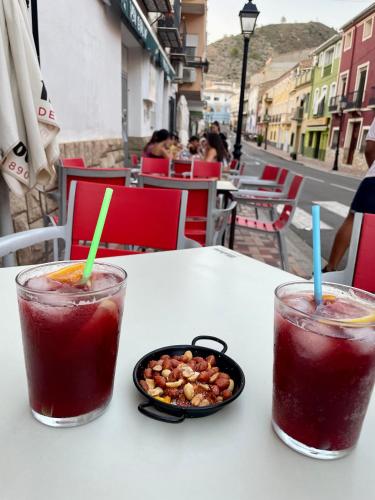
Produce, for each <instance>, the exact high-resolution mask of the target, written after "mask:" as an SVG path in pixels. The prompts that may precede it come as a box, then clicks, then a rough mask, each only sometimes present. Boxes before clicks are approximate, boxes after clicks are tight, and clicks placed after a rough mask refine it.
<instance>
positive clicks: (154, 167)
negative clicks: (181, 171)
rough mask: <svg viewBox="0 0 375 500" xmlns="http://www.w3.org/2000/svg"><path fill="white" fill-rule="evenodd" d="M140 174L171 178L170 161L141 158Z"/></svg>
mask: <svg viewBox="0 0 375 500" xmlns="http://www.w3.org/2000/svg"><path fill="white" fill-rule="evenodd" d="M141 174H144V175H161V176H164V177H170V176H171V160H169V159H168V158H142V159H141Z"/></svg>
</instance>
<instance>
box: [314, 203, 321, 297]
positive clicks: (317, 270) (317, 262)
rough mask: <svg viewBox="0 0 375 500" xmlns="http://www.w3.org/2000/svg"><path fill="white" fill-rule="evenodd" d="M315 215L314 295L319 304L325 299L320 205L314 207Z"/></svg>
mask: <svg viewBox="0 0 375 500" xmlns="http://www.w3.org/2000/svg"><path fill="white" fill-rule="evenodd" d="M312 217H313V256H314V259H313V262H314V297H315V302H316V304H317V305H319V304H320V303H321V302H322V300H323V293H322V254H321V243H320V206H319V205H314V206H313V207H312Z"/></svg>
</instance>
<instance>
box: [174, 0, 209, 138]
mask: <svg viewBox="0 0 375 500" xmlns="http://www.w3.org/2000/svg"><path fill="white" fill-rule="evenodd" d="M180 33H181V38H182V42H183V53H184V56H183V59H182V60H181V61H180V62H179V63H178V64H179V68H180V69H179V71H177V73H178V82H179V85H178V97H177V98H179V96H181V95H184V96H185V97H186V99H187V102H188V107H189V111H190V133H191V134H196V133H197V131H198V128H199V122H200V121H201V120H202V119H203V113H204V107H205V101H204V99H203V89H204V81H205V74H206V73H207V71H208V61H207V0H182V2H181V25H180ZM173 57H178V56H175V55H173Z"/></svg>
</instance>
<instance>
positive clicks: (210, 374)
mask: <svg viewBox="0 0 375 500" xmlns="http://www.w3.org/2000/svg"><path fill="white" fill-rule="evenodd" d="M207 371H208V374H209V376H210V378H211V377H212V375H215V373H219V371H220V370H219V368H218V367H217V366H214V367H213V368H210V369H208V370H207Z"/></svg>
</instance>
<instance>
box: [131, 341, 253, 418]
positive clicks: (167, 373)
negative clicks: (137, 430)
mask: <svg viewBox="0 0 375 500" xmlns="http://www.w3.org/2000/svg"><path fill="white" fill-rule="evenodd" d="M198 340H213V341H215V342H218V343H219V344H221V345H222V346H223V349H222V351H221V352H219V351H216V350H213V349H210V348H207V347H200V346H197V345H196V342H197V341H198ZM227 349H228V347H227V345H226V343H225V342H224V341H222V340H220V339H218V338H216V337H211V336H206V335H203V336H199V337H196V338H195V339H194V340H193V342H192V344H191V345H177V346H169V347H164V348H161V349H157V350H155V351H152V352H151V353H149V354H147V355H146V356H144V357H143V358H142V359H141V360H140V361H139V362H138V363H137V365H136V366H135V368H134V372H133V380H134V384H135V386H136V387H137V389H138V390H139V391H140V392H141V394H143V395H144V396H145V397H146V398H147V399H148V402H147V403H142V404H140V405H139V407H138V409H139V411H140V412H141V413H143V414H144V415H146V416H148V417H151V418H153V419H155V420H160V421H163V422H168V423H180V422H183V420H184V419H185V418H197V417H205V416H208V415H211V414H212V413H216V412H217V411H219V410H221V409H222V408H223V407H224V406H225V405H227V404H229V403H231V402H233V401H234V400H235V399H236V398H238V397H239V396H240V394H241V393H242V391H243V389H244V386H245V376H244V373H243V371H242V369H241V368H240V366H239V365H238V364H237V363H236V362H235V361H233V360H232V359H231V358H229V357H228V356H227V355H226V354H225V352H226V351H227Z"/></svg>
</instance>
